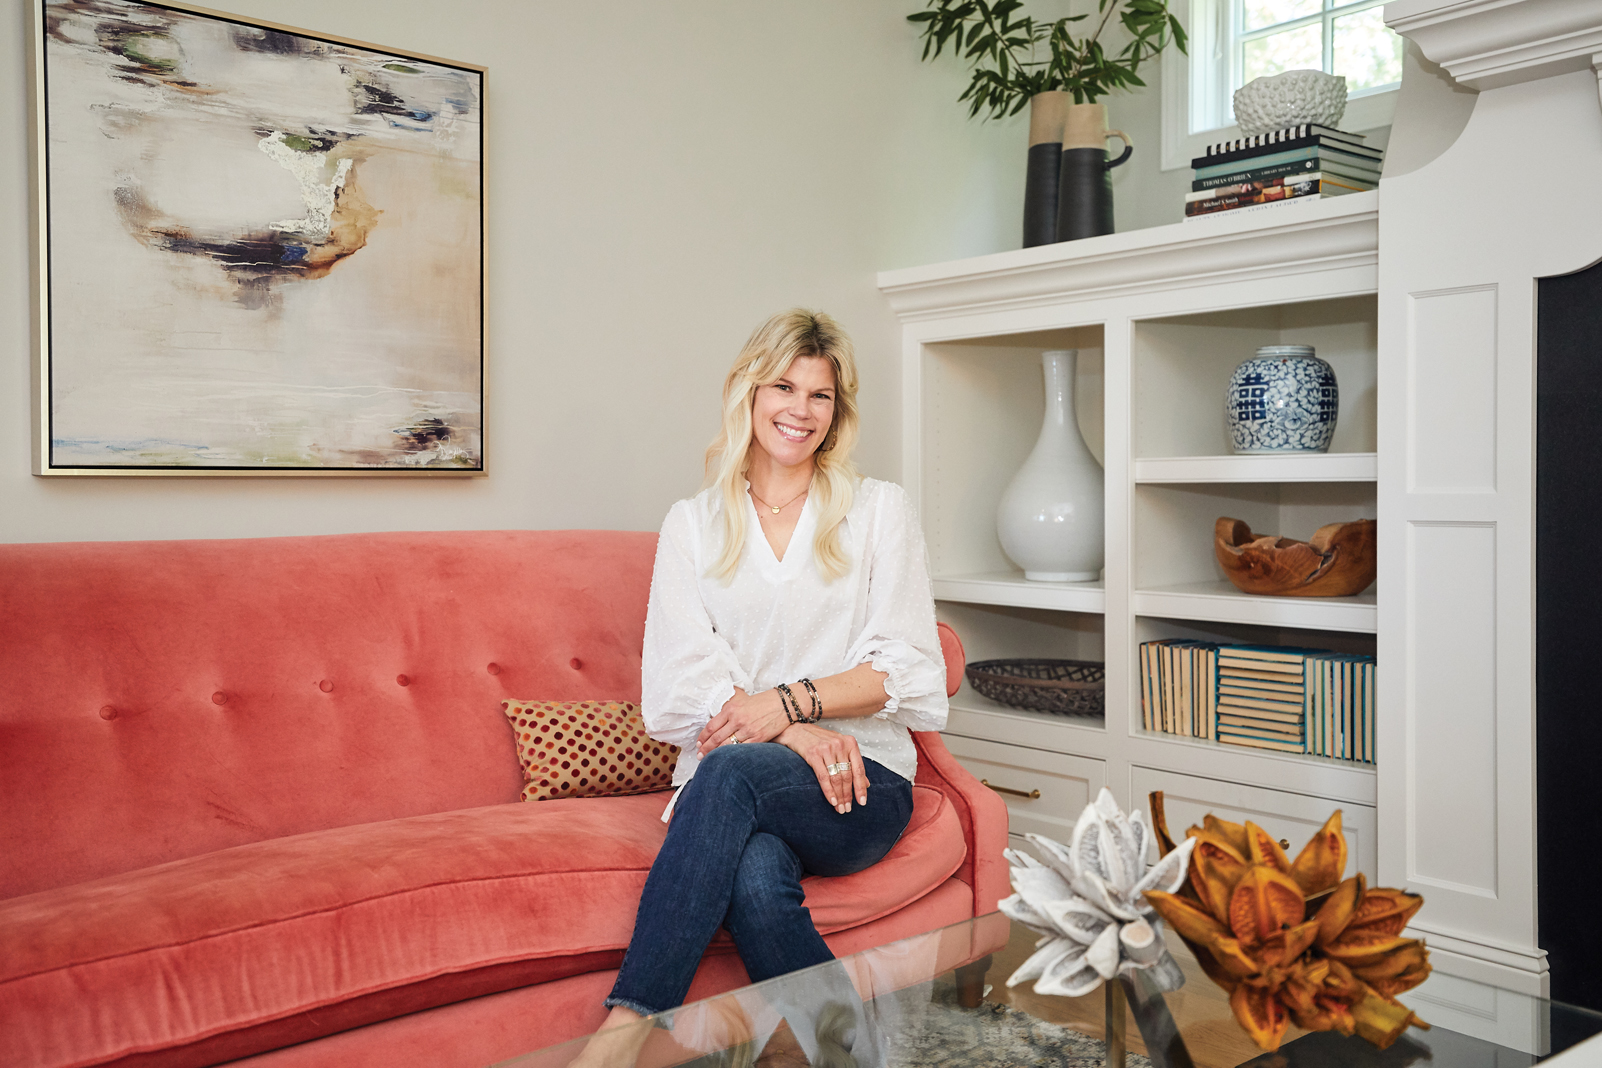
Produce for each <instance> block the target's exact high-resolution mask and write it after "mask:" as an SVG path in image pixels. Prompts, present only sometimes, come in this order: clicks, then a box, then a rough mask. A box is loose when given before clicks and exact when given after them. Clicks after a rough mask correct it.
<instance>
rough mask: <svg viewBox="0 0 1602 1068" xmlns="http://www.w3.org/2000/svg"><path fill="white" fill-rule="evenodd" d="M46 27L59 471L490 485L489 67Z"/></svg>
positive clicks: (39, 79)
mask: <svg viewBox="0 0 1602 1068" xmlns="http://www.w3.org/2000/svg"><path fill="white" fill-rule="evenodd" d="M35 3H36V8H35V14H36V16H37V29H36V33H35V38H36V39H35V56H34V58H35V65H36V66H35V90H36V97H37V99H36V105H35V120H36V126H37V135H36V152H37V160H36V162H37V181H38V190H39V197H38V200H39V205H38V210H39V236H38V255H39V264H38V277H39V281H40V285H39V290H40V293H39V308H38V315H39V319H40V330H39V335H40V353H39V370H40V375H39V379H40V383H39V390H40V398H39V411H38V419H39V427H38V433H37V434H36V454H37V455H36V457H35V472H36V473H38V474H91V475H107V474H135V473H139V474H152V473H155V474H213V475H217V474H295V473H317V474H333V473H341V474H351V473H367V472H377V473H403V472H404V473H428V472H435V473H456V474H478V473H482V472H483V470H484V455H483V434H482V431H483V411H484V327H483V323H484V301H483V285H484V280H483V264H484V226H483V224H484V197H483V137H484V133H483V97H484V70H483V68H481V67H475V66H471V65H467V64H459V63H451V62H447V61H444V60H439V59H433V58H426V57H422V56H417V55H413V54H410V53H401V52H395V51H389V50H383V49H380V48H377V47H374V46H370V45H362V44H357V43H354V42H350V41H345V40H342V39H337V38H332V37H324V36H319V35H317V34H315V33H310V32H306V31H302V30H292V29H289V28H286V27H278V26H270V25H263V24H260V23H256V22H251V21H247V20H243V19H238V18H234V17H232V16H227V15H222V14H218V13H215V12H206V11H201V10H198V9H193V8H187V7H181V6H175V5H167V4H149V3H133V2H129V0H35Z"/></svg>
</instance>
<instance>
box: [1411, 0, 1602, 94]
mask: <svg viewBox="0 0 1602 1068" xmlns="http://www.w3.org/2000/svg"><path fill="white" fill-rule="evenodd" d="M1385 24H1386V25H1387V26H1389V27H1390V28H1391V29H1393V30H1395V31H1396V32H1397V33H1399V34H1401V35H1402V36H1404V37H1406V38H1408V39H1409V40H1411V41H1412V42H1413V43H1414V44H1416V45H1418V47H1419V50H1420V51H1422V52H1423V53H1424V55H1425V57H1426V58H1428V59H1429V60H1430V61H1431V62H1434V63H1437V64H1439V65H1440V66H1442V67H1444V68H1446V72H1447V73H1448V74H1450V75H1451V76H1452V77H1453V78H1454V79H1455V80H1456V81H1457V82H1458V83H1459V84H1461V85H1465V86H1467V87H1469V88H1470V89H1477V90H1480V91H1484V90H1486V89H1497V88H1501V87H1502V86H1505V85H1516V84H1518V83H1519V82H1529V81H1536V80H1537V79H1541V78H1550V77H1552V76H1553V75H1556V74H1568V73H1572V72H1574V71H1580V70H1586V69H1587V68H1591V67H1594V64H1593V62H1592V57H1593V56H1594V55H1596V54H1597V53H1598V52H1602V6H1598V5H1597V3H1596V2H1595V0H1391V3H1389V4H1387V5H1386V6H1385Z"/></svg>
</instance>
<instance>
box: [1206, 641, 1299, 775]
mask: <svg viewBox="0 0 1602 1068" xmlns="http://www.w3.org/2000/svg"><path fill="white" fill-rule="evenodd" d="M1317 655H1319V654H1318V653H1316V652H1313V651H1311V650H1307V649H1291V648H1285V647H1281V646H1272V645H1226V646H1223V647H1222V648H1221V649H1219V651H1218V726H1217V735H1218V740H1219V741H1220V742H1228V743H1229V744H1231V745H1249V746H1254V747H1255V748H1258V749H1274V750H1278V751H1279V752H1282V753H1305V752H1307V739H1306V731H1305V726H1306V718H1307V716H1306V705H1307V686H1306V679H1305V669H1304V664H1305V663H1306V661H1307V660H1308V659H1309V657H1311V656H1317Z"/></svg>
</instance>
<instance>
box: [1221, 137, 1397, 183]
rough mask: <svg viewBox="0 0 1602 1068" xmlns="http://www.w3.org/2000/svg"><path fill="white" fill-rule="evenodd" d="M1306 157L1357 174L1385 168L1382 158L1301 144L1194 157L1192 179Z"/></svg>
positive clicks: (1261, 167)
mask: <svg viewBox="0 0 1602 1068" xmlns="http://www.w3.org/2000/svg"><path fill="white" fill-rule="evenodd" d="M1308 160H1314V161H1317V163H1318V165H1319V168H1320V169H1322V168H1323V167H1325V166H1327V165H1329V164H1334V165H1335V166H1337V167H1342V168H1345V169H1346V170H1350V171H1356V172H1358V173H1360V174H1374V175H1378V174H1379V173H1380V171H1382V170H1383V169H1384V159H1383V157H1374V156H1354V155H1352V154H1351V153H1350V152H1342V151H1341V150H1340V149H1337V148H1330V147H1328V146H1325V145H1304V146H1302V147H1301V148H1288V149H1285V150H1284V151H1281V152H1267V153H1262V154H1258V155H1245V156H1239V157H1228V156H1226V157H1223V158H1220V159H1218V160H1216V161H1211V162H1208V161H1203V160H1194V161H1193V163H1194V164H1195V173H1194V174H1192V175H1191V177H1192V178H1194V179H1200V178H1217V177H1220V176H1222V175H1226V174H1236V173H1239V172H1240V171H1259V170H1262V169H1264V168H1265V167H1279V166H1283V165H1284V164H1287V163H1306V162H1307V161H1308Z"/></svg>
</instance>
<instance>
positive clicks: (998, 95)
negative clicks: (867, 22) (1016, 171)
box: [907, 0, 1186, 118]
mask: <svg viewBox="0 0 1602 1068" xmlns="http://www.w3.org/2000/svg"><path fill="white" fill-rule="evenodd" d="M1169 2H1170V0H1100V2H1099V7H1098V10H1099V11H1100V14H1101V20H1100V21H1099V22H1098V23H1097V25H1096V30H1095V32H1094V33H1092V34H1090V35H1089V36H1088V37H1081V38H1077V39H1076V38H1075V37H1074V36H1073V33H1072V32H1071V28H1070V27H1071V25H1072V24H1073V23H1076V22H1080V21H1083V20H1084V19H1086V18H1088V17H1089V16H1088V15H1083V14H1082V15H1069V16H1066V17H1064V18H1060V19H1058V20H1057V21H1056V22H1053V23H1050V24H1048V25H1046V26H1042V25H1040V24H1039V23H1036V22H1035V21H1034V19H1033V18H1031V17H1030V16H1028V15H1019V12H1021V11H1022V9H1023V0H926V3H925V10H923V11H918V12H915V13H913V14H911V15H908V16H907V20H908V21H909V22H912V23H914V24H922V25H923V32H922V35H921V36H922V38H923V41H924V46H923V58H924V59H925V60H930V59H936V58H938V57H939V56H940V54H941V53H942V52H943V51H944V50H945V46H946V45H947V44H948V43H951V44H952V45H953V48H952V52H953V53H954V54H956V55H957V56H958V57H959V58H960V59H965V60H967V61H968V62H969V65H970V67H971V70H972V76H971V78H970V80H969V83H968V87H967V88H966V89H965V90H964V91H963V93H962V95H961V96H959V97H958V98H957V99H958V100H959V101H963V102H967V103H968V105H969V108H968V114H969V115H970V116H973V115H977V114H979V112H981V111H988V112H989V117H990V118H1001V117H1003V116H1006V115H1016V114H1017V113H1018V112H1020V111H1022V110H1023V109H1024V107H1025V105H1027V104H1028V102H1029V98H1030V97H1032V96H1034V95H1035V94H1036V93H1041V92H1046V91H1047V90H1054V89H1062V90H1066V91H1067V92H1069V93H1071V94H1072V95H1073V98H1074V100H1075V101H1076V102H1078V103H1087V102H1088V103H1093V102H1094V101H1095V100H1096V98H1097V97H1100V96H1105V95H1107V94H1108V93H1110V92H1112V91H1113V90H1116V89H1125V88H1128V87H1130V86H1144V85H1145V84H1146V83H1145V82H1143V81H1142V80H1141V79H1140V77H1139V75H1138V74H1137V71H1138V70H1139V69H1140V65H1141V64H1142V63H1143V62H1145V61H1146V60H1147V59H1150V58H1151V57H1153V56H1155V55H1157V54H1158V53H1160V52H1161V51H1162V50H1163V49H1164V48H1166V47H1167V46H1168V45H1169V44H1170V43H1172V44H1174V45H1175V46H1177V47H1178V48H1179V50H1180V51H1181V52H1184V51H1185V48H1186V39H1185V31H1184V29H1183V28H1182V27H1181V26H1180V25H1179V20H1178V18H1176V17H1175V16H1174V15H1173V14H1172V13H1170V12H1169V10H1168V4H1169ZM1014 16H1018V17H1016V18H1015V17H1014ZM1114 16H1117V18H1118V21H1119V23H1120V24H1121V25H1122V26H1123V27H1124V29H1125V30H1126V31H1127V32H1128V33H1129V34H1130V37H1131V40H1130V42H1129V43H1128V44H1127V45H1125V46H1124V47H1123V48H1122V49H1120V50H1119V51H1118V53H1117V54H1116V55H1112V56H1109V55H1108V54H1107V51H1106V49H1104V48H1103V47H1102V45H1101V35H1102V33H1103V32H1104V31H1105V30H1106V28H1107V24H1108V23H1109V22H1110V21H1112V19H1113V18H1114ZM1042 41H1044V42H1046V43H1047V45H1048V47H1049V50H1050V54H1051V58H1050V59H1048V60H1045V61H1041V60H1037V59H1036V58H1035V56H1036V51H1037V49H1038V47H1039V45H1040V44H1041V42H1042ZM1024 46H1028V49H1029V58H1028V59H1027V60H1025V59H1020V58H1019V55H1018V50H1019V49H1021V48H1023V47H1024Z"/></svg>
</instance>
